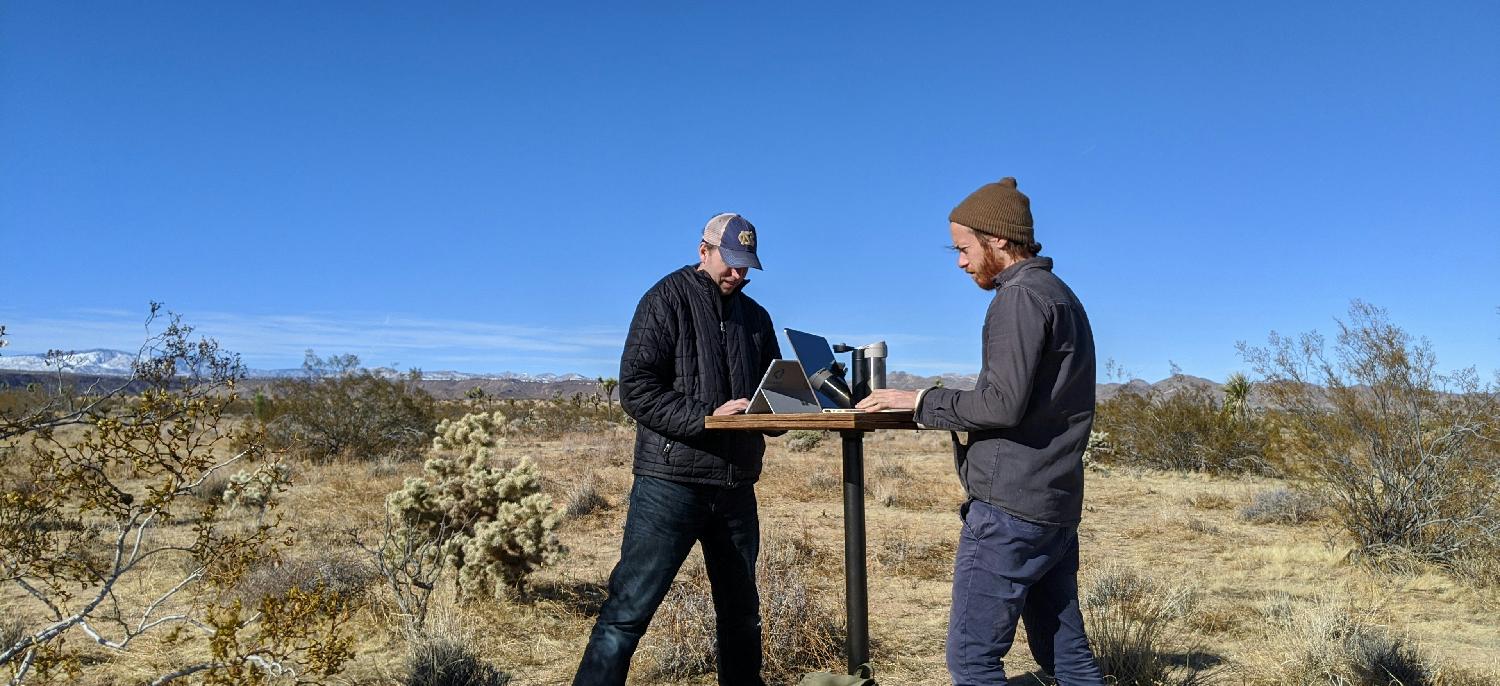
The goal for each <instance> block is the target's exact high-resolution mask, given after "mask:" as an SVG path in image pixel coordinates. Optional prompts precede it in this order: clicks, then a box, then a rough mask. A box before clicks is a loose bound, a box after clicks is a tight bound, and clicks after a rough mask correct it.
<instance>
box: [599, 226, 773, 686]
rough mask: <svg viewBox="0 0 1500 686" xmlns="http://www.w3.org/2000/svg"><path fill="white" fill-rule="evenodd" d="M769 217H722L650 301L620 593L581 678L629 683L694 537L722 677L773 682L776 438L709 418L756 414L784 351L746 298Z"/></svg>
mask: <svg viewBox="0 0 1500 686" xmlns="http://www.w3.org/2000/svg"><path fill="white" fill-rule="evenodd" d="M757 238H758V235H757V233H756V230H755V226H754V225H752V224H751V223H750V222H749V221H747V220H746V219H745V218H744V217H741V216H740V215H738V214H720V215H716V216H715V217H713V218H712V219H710V220H708V225H707V226H705V227H704V229H703V236H702V239H701V240H700V241H699V243H698V264H696V265H688V266H685V267H683V268H681V269H678V270H676V271H674V272H672V273H670V274H668V275H667V276H666V277H664V278H663V279H662V280H661V281H658V282H657V283H656V285H655V286H652V287H651V289H650V290H648V291H646V294H645V295H644V296H642V297H641V301H640V303H639V304H638V305H637V306H636V310H635V318H634V319H632V320H631V322H630V333H629V334H628V335H627V337H626V339H625V352H624V354H623V355H622V356H621V358H620V405H621V406H622V407H624V408H625V411H626V412H628V413H629V414H630V416H631V417H633V418H635V420H636V435H635V464H634V468H633V470H632V471H633V472H634V473H635V482H634V484H633V485H632V487H631V490H630V505H629V511H628V512H627V514H626V516H625V534H624V537H623V541H622V542H621V544H620V560H619V562H618V563H616V564H615V568H614V571H613V572H612V573H611V574H610V577H609V597H608V598H607V599H606V600H605V601H604V605H603V606H602V607H601V608H600V610H599V620H598V621H597V622H596V623H595V624H594V629H593V632H592V633H591V634H590V635H589V643H588V647H587V648H585V649H584V653H583V659H582V661H581V663H580V664H579V666H578V673H577V674H576V675H575V676H574V678H573V683H574V684H579V685H582V684H589V685H592V684H612V685H618V684H624V683H625V675H626V673H627V672H628V671H629V669H630V659H631V656H632V655H634V654H635V649H636V645H637V644H638V643H639V642H640V640H641V636H642V635H643V634H645V632H646V627H647V625H648V624H650V622H651V617H652V615H654V614H655V613H656V608H657V607H658V606H660V605H661V601H662V599H663V598H664V597H666V594H667V590H668V589H669V588H670V587H671V585H672V579H673V578H674V577H676V576H677V571H678V569H680V568H681V567H682V563H683V561H684V560H685V559H686V558H687V555H688V553H689V552H690V551H691V550H692V548H693V544H694V543H699V544H701V545H702V547H703V563H704V566H705V567H706V568H707V571H708V579H709V583H710V584H711V585H712V587H713V599H714V614H715V616H716V618H717V623H716V632H717V635H716V638H717V646H718V651H717V652H718V656H719V665H718V675H719V683H720V684H753V685H755V686H763V684H764V682H763V681H762V680H761V678H760V670H761V625H760V599H759V596H758V595H757V593H756V589H755V560H756V558H757V557H758V556H759V554H760V520H759V516H758V514H757V510H756V501H755V482H756V480H758V479H759V478H760V470H761V457H762V455H763V454H764V453H765V448H766V446H765V437H764V436H762V435H761V434H758V433H755V432H745V431H709V430H707V429H705V428H704V426H703V424H704V422H703V418H704V417H706V416H708V415H727V414H736V413H739V412H743V411H745V409H746V408H748V407H749V406H750V401H749V400H748V397H749V396H750V395H751V394H752V393H753V392H754V391H755V387H756V385H757V384H758V383H759V382H760V378H761V376H762V375H764V374H765V371H766V369H767V368H768V367H770V366H771V361H772V360H775V359H777V358H778V357H781V348H780V346H779V345H778V344H777V342H776V331H775V329H774V328H772V326H771V316H770V315H769V314H767V313H766V310H765V308H763V307H761V306H760V305H759V304H757V303H756V302H755V301H754V300H752V299H750V297H749V296H747V295H745V294H744V292H743V291H744V288H745V285H746V284H748V283H749V281H748V280H746V278H745V276H746V275H747V274H748V273H749V271H750V269H752V268H753V269H760V257H759V255H758V251H759V247H760V244H759V241H758V240H757Z"/></svg>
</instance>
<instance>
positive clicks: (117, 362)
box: [0, 350, 135, 376]
mask: <svg viewBox="0 0 1500 686" xmlns="http://www.w3.org/2000/svg"><path fill="white" fill-rule="evenodd" d="M49 362H50V363H49ZM134 364H135V354H134V353H127V352H124V351H121V350H79V351H75V352H71V353H68V354H67V355H63V356H61V357H58V358H56V359H54V360H48V358H47V356H46V355H5V356H3V357H0V369H8V370H12V371H18V372H56V371H59V370H61V371H64V372H69V373H72V374H96V375H99V376H126V375H129V374H130V371H131V369H132V365H134Z"/></svg>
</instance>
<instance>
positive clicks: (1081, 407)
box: [915, 257, 1095, 524]
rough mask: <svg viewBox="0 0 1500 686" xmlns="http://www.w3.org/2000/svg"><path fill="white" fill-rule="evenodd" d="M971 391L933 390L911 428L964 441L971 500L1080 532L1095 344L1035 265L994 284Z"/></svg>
mask: <svg viewBox="0 0 1500 686" xmlns="http://www.w3.org/2000/svg"><path fill="white" fill-rule="evenodd" d="M995 283H996V284H997V287H996V289H995V296H994V299H993V300H992V301H991V302H990V307H989V311H988V312H986V313H985V317H984V348H983V356H984V360H983V367H982V368H981V370H980V374H979V382H978V383H977V384H976V385H975V388H974V390H972V391H960V390H954V389H947V388H934V389H929V390H927V391H926V392H924V393H923V394H922V396H921V398H920V401H919V403H918V406H917V409H916V412H915V418H916V420H917V422H919V423H921V424H923V425H926V426H930V427H936V428H942V429H952V430H954V431H967V432H969V436H968V440H967V443H965V442H963V441H960V440H959V438H958V436H956V435H955V437H954V463H955V466H956V467H957V469H958V478H959V480H960V481H962V482H963V485H964V489H965V490H966V491H967V492H968V494H969V496H970V497H972V498H975V499H977V500H983V501H985V502H987V503H990V504H991V505H994V506H996V507H999V508H1001V509H1003V510H1005V511H1007V512H1009V513H1011V514H1013V515H1015V516H1017V517H1020V518H1022V519H1026V520H1030V521H1034V522H1040V523H1045V524H1076V523H1078V521H1079V519H1080V517H1081V515H1082V512H1083V451H1084V448H1086V447H1087V446H1088V440H1089V431H1090V430H1091V429H1092V428H1093V424H1094V381H1095V363H1094V335H1093V331H1092V329H1090V327H1089V320H1088V314H1087V313H1085V312H1084V310H1083V304H1082V303H1080V302H1079V301H1078V296H1076V295H1074V294H1073V291H1072V289H1070V288H1068V286H1067V284H1065V283H1063V282H1062V280H1061V279H1059V278H1057V276H1055V275H1054V274H1053V273H1052V260H1051V259H1050V258H1046V257H1033V258H1031V259H1028V260H1023V261H1021V262H1018V263H1016V264H1013V265H1011V266H1010V267H1008V268H1006V269H1005V271H1003V272H1001V273H1000V274H999V275H998V276H996V277H995Z"/></svg>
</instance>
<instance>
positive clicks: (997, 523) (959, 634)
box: [947, 500, 1104, 686]
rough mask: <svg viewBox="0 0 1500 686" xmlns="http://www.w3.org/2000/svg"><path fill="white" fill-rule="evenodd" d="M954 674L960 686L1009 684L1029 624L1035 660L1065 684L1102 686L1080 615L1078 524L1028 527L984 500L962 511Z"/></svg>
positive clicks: (952, 627)
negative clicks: (1020, 625)
mask: <svg viewBox="0 0 1500 686" xmlns="http://www.w3.org/2000/svg"><path fill="white" fill-rule="evenodd" d="M960 512H961V514H962V517H963V531H962V533H961V534H960V535H959V539H958V555H957V561H956V562H955V564H954V567H953V609H952V611H951V613H950V614H949V615H948V646H947V653H948V656H947V657H948V672H949V673H950V674H951V675H952V676H953V683H954V684H955V685H956V686H980V685H983V686H996V685H997V684H998V685H999V686H1005V684H1007V683H1009V682H1007V681H1006V679H1005V654H1006V653H1008V652H1010V647H1011V645H1012V644H1013V643H1014V642H1015V640H1016V622H1017V621H1018V620H1024V621H1025V622H1026V639H1027V643H1028V644H1030V646H1031V656H1032V657H1034V658H1036V661H1037V664H1039V665H1041V667H1042V669H1043V670H1045V671H1046V672H1048V673H1050V674H1051V675H1052V676H1054V677H1056V678H1057V680H1058V681H1059V682H1061V683H1062V684H1063V685H1064V686H1101V685H1102V684H1103V683H1104V679H1103V677H1102V676H1100V674H1099V664H1098V662H1097V661H1095V660H1094V653H1093V651H1092V650H1090V649H1089V641H1088V637H1087V636H1085V635H1084V631H1083V615H1082V614H1081V613H1080V612H1079V611H1078V527H1076V526H1050V525H1045V524H1037V523H1034V522H1028V521H1026V520H1024V519H1020V518H1018V517H1015V516H1014V515H1011V514H1010V513H1008V512H1006V511H1004V510H1002V509H1000V508H998V507H995V506H994V505H991V504H989V503H986V502H984V501H981V500H970V501H969V502H967V503H964V506H963V509H962V510H960Z"/></svg>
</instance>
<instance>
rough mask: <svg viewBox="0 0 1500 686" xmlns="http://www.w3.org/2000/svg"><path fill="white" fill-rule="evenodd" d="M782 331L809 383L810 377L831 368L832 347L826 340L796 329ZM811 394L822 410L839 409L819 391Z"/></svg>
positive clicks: (832, 358) (832, 361)
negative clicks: (814, 396) (815, 396)
mask: <svg viewBox="0 0 1500 686" xmlns="http://www.w3.org/2000/svg"><path fill="white" fill-rule="evenodd" d="M782 330H783V331H785V332H786V339H787V340H788V341H790V342H791V344H792V352H794V353H796V354H797V361H798V362H801V363H802V370H803V371H804V372H806V373H807V376H808V380H809V382H811V379H812V375H814V374H817V373H818V371H819V370H822V369H827V368H829V367H832V366H833V363H834V357H833V346H830V345H828V339H826V338H824V337H822V336H819V335H817V334H811V333H807V332H806V331H798V330H796V329H782ZM813 393H814V394H815V395H817V397H818V405H820V406H822V407H823V408H824V409H837V408H838V407H839V404H838V403H836V402H833V401H832V400H830V399H829V398H828V396H826V395H823V393H822V392H821V391H818V390H817V389H814V390H813Z"/></svg>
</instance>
